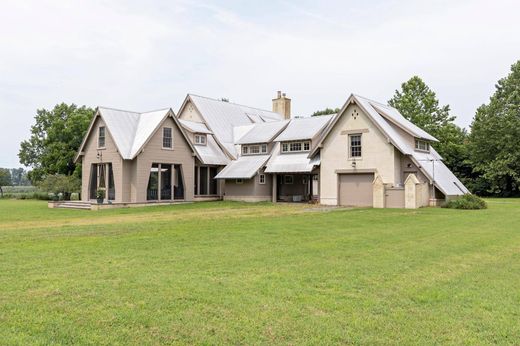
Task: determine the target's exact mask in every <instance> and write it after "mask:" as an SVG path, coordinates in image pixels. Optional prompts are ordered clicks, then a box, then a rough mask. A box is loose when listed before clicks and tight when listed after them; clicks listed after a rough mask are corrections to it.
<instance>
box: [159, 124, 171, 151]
mask: <svg viewBox="0 0 520 346" xmlns="http://www.w3.org/2000/svg"><path fill="white" fill-rule="evenodd" d="M162 146H163V148H164V149H171V148H172V146H173V142H172V128H171V127H163V140H162Z"/></svg>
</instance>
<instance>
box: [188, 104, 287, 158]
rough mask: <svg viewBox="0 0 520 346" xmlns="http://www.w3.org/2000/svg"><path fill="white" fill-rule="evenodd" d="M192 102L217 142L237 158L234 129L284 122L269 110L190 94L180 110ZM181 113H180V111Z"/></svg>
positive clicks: (278, 115) (279, 116)
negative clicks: (236, 127)
mask: <svg viewBox="0 0 520 346" xmlns="http://www.w3.org/2000/svg"><path fill="white" fill-rule="evenodd" d="M189 100H191V102H192V103H193V105H194V106H195V108H196V109H197V110H198V112H199V113H200V115H201V116H202V117H203V118H204V121H205V122H206V125H207V127H208V129H209V130H210V131H212V132H213V134H214V135H215V137H216V139H217V141H218V142H219V143H220V144H221V145H222V146H223V147H224V148H225V149H226V151H228V153H229V154H231V156H233V157H236V156H237V152H236V149H235V145H234V142H233V127H235V126H244V125H250V124H254V123H256V122H258V123H259V122H260V121H263V122H269V121H279V120H282V116H281V115H280V114H278V113H274V112H271V111H268V110H263V109H258V108H253V107H248V106H244V105H239V104H236V103H232V102H226V101H221V100H215V99H212V98H208V97H203V96H198V95H193V94H188V97H187V98H186V99H185V101H184V103H183V104H182V106H181V108H180V110H182V109H183V108H184V107H185V105H186V103H187V102H188V101H189ZM179 113H180V111H179Z"/></svg>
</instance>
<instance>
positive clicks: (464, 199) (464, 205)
mask: <svg viewBox="0 0 520 346" xmlns="http://www.w3.org/2000/svg"><path fill="white" fill-rule="evenodd" d="M442 207H443V208H451V209H486V208H487V203H486V201H484V200H483V199H482V198H480V197H478V196H477V195H471V194H467V195H464V196H461V197H459V198H457V199H452V200H450V201H448V202H447V203H445V204H444V205H443V206H442Z"/></svg>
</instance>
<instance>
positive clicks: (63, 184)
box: [39, 174, 81, 200]
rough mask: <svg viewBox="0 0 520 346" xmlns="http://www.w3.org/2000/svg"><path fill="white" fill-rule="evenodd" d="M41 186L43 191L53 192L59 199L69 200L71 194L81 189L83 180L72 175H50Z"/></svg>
mask: <svg viewBox="0 0 520 346" xmlns="http://www.w3.org/2000/svg"><path fill="white" fill-rule="evenodd" d="M39 187H40V189H41V190H43V191H48V192H52V193H53V194H54V195H55V196H54V198H56V196H57V197H58V199H59V200H67V199H69V197H70V194H71V193H73V192H78V191H80V190H81V180H80V179H78V178H77V177H75V176H72V175H63V174H56V175H49V176H47V177H46V178H45V179H44V180H43V181H42V182H40V184H39Z"/></svg>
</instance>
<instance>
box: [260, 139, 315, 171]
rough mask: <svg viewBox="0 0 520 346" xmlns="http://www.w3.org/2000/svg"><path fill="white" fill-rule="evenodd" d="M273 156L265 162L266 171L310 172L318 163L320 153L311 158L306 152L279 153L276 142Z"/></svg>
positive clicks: (278, 145)
mask: <svg viewBox="0 0 520 346" xmlns="http://www.w3.org/2000/svg"><path fill="white" fill-rule="evenodd" d="M273 153H274V154H273V156H272V157H271V159H270V160H269V161H268V162H267V165H266V168H265V172H266V173H310V172H311V171H312V170H313V169H314V167H315V166H317V165H319V164H320V155H319V154H318V155H315V156H314V157H313V158H312V159H310V158H309V157H308V153H281V152H280V143H276V146H275V148H274V149H273Z"/></svg>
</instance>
